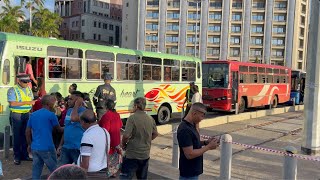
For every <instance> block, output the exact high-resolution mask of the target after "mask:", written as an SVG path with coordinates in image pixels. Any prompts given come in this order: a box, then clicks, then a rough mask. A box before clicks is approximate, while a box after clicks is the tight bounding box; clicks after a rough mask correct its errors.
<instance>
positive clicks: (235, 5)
mask: <svg viewBox="0 0 320 180" xmlns="http://www.w3.org/2000/svg"><path fill="white" fill-rule="evenodd" d="M232 8H234V9H242V2H241V1H233V2H232Z"/></svg>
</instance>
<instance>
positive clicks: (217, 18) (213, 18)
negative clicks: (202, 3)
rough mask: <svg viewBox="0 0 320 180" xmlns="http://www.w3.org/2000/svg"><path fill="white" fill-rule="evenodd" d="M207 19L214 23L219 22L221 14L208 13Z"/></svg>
mask: <svg viewBox="0 0 320 180" xmlns="http://www.w3.org/2000/svg"><path fill="white" fill-rule="evenodd" d="M209 19H211V20H215V21H221V12H212V13H209Z"/></svg>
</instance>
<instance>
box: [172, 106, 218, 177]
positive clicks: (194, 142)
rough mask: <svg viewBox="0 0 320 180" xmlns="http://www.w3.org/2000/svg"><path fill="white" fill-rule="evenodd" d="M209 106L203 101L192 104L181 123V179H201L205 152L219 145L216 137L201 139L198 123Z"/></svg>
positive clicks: (179, 133)
mask: <svg viewBox="0 0 320 180" xmlns="http://www.w3.org/2000/svg"><path fill="white" fill-rule="evenodd" d="M206 113H207V108H206V106H205V105H204V104H202V103H194V104H192V106H191V108H190V111H189V113H188V114H187V116H186V117H185V118H184V119H183V120H182V122H181V123H180V125H179V128H178V131H177V136H178V142H179V150H180V158H179V171H180V178H179V179H199V175H201V174H202V173H203V154H204V153H205V152H207V151H208V150H212V149H216V148H217V147H219V145H220V142H219V140H218V139H216V138H211V139H209V140H206V141H201V140H200V134H199V131H198V130H197V128H196V125H197V124H199V123H200V122H201V120H203V119H204V117H205V114H206Z"/></svg>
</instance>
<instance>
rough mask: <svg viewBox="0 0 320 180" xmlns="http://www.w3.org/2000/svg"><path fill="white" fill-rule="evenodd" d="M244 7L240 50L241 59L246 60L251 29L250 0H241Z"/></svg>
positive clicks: (247, 58) (248, 55)
mask: <svg viewBox="0 0 320 180" xmlns="http://www.w3.org/2000/svg"><path fill="white" fill-rule="evenodd" d="M243 3H244V4H243V7H244V26H243V27H244V28H243V37H242V52H241V61H242V62H247V61H249V57H250V49H249V47H250V31H251V28H250V27H251V9H252V8H251V6H252V4H251V0H245V1H243Z"/></svg>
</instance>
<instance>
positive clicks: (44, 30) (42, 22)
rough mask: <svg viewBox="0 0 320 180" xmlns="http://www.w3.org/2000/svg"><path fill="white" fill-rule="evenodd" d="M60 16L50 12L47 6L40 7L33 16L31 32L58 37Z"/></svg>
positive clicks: (40, 35)
mask: <svg viewBox="0 0 320 180" xmlns="http://www.w3.org/2000/svg"><path fill="white" fill-rule="evenodd" d="M62 20H63V19H62V18H61V17H60V16H59V15H58V14H56V13H52V12H51V11H50V10H49V9H47V8H42V7H40V8H39V9H37V10H36V11H35V13H34V16H33V26H34V28H33V29H32V34H33V35H34V36H39V37H56V38H57V37H59V35H60V31H59V26H60V25H61V23H62Z"/></svg>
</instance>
